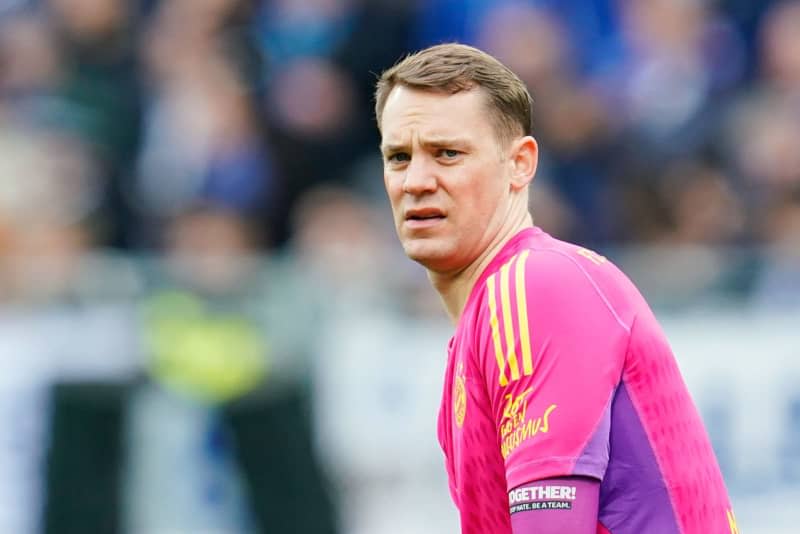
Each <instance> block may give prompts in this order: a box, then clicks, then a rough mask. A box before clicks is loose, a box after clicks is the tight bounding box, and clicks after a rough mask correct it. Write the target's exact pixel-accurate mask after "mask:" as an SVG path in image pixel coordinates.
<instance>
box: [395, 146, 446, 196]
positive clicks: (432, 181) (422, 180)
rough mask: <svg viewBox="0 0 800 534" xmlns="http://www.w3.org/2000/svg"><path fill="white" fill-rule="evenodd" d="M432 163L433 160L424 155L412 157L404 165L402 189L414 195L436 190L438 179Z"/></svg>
mask: <svg viewBox="0 0 800 534" xmlns="http://www.w3.org/2000/svg"><path fill="white" fill-rule="evenodd" d="M433 165H434V164H433V162H432V161H430V160H429V158H426V157H424V156H417V157H414V158H412V159H411V162H410V163H409V164H408V167H406V174H405V178H404V180H403V191H404V192H406V193H408V194H409V195H415V196H418V195H422V194H425V193H432V192H434V191H436V188H437V187H438V181H437V178H436V172H435V169H434V166H433Z"/></svg>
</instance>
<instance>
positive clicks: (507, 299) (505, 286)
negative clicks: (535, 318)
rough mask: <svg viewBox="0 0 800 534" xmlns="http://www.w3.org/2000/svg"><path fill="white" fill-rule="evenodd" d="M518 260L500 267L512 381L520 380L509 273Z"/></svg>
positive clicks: (502, 302)
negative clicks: (512, 318)
mask: <svg viewBox="0 0 800 534" xmlns="http://www.w3.org/2000/svg"><path fill="white" fill-rule="evenodd" d="M516 260H517V256H514V257H513V258H512V259H511V261H509V262H508V263H506V264H505V265H503V266H502V267H500V304H501V305H502V306H503V331H504V333H505V335H506V350H507V351H508V366H509V367H510V368H511V380H512V381H514V380H518V379H519V364H518V363H517V351H516V347H515V345H516V343H514V341H515V339H514V323H513V322H512V320H511V296H510V294H511V288H510V287H509V285H510V284H509V283H508V272H509V271H510V270H511V264H512V263H513V262H514V261H516Z"/></svg>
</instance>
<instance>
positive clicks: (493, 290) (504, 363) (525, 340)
mask: <svg viewBox="0 0 800 534" xmlns="http://www.w3.org/2000/svg"><path fill="white" fill-rule="evenodd" d="M528 254H529V251H527V250H526V251H523V252H522V253H520V254H518V255H516V256H514V257H513V258H511V259H510V260H509V261H508V262H507V263H505V264H504V265H503V266H502V267H501V268H500V276H499V278H500V280H499V284H498V280H497V279H498V276H497V274H498V273H494V274H492V275H491V276H489V278H487V280H486V288H487V291H486V296H487V300H488V305H489V326H490V328H491V332H492V342H493V345H494V353H495V359H496V360H497V367H498V369H499V370H500V377H499V382H500V385H501V386H506V385H508V383H509V381H514V380H519V378H520V369H519V360H518V357H519V355H518V354H517V350H518V349H517V340H519V351H520V352H521V357H522V373H524V374H525V375H526V376H529V375H532V374H533V358H532V352H531V342H530V326H529V324H528V300H527V291H526V286H525V262H526V260H527V259H528ZM512 268H513V271H514V275H513V283H514V298H515V299H516V304H517V305H516V309H514V307H512V304H511V282H512V280H511V271H512ZM498 285H499V287H498ZM498 293H499V294H500V308H501V309H500V312H501V313H502V320H503V335H502V337H501V333H500V316H498V310H497V297H498ZM515 311H516V317H515V316H514V312H515ZM515 319H516V324H515ZM503 341H505V347H504V344H503ZM504 348H505V350H504ZM506 368H508V373H507V372H506ZM509 375H510V376H509Z"/></svg>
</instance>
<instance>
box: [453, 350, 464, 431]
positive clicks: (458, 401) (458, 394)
mask: <svg viewBox="0 0 800 534" xmlns="http://www.w3.org/2000/svg"><path fill="white" fill-rule="evenodd" d="M455 375H456V376H455V379H454V382H455V383H454V384H453V417H454V418H455V421H456V426H457V427H458V428H461V427H462V426H464V419H465V418H466V417H467V381H466V378H465V377H464V362H458V367H457V368H456V373H455Z"/></svg>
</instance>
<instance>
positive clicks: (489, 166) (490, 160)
mask: <svg viewBox="0 0 800 534" xmlns="http://www.w3.org/2000/svg"><path fill="white" fill-rule="evenodd" d="M485 99H486V96H485V94H484V92H483V91H482V90H480V89H473V90H470V91H462V92H459V93H456V94H454V95H448V94H442V93H434V92H430V91H421V90H417V89H411V88H408V87H405V86H402V85H399V86H397V87H395V88H394V89H393V90H392V92H391V93H390V95H389V98H388V99H387V101H386V105H385V107H384V110H383V116H382V122H381V131H382V133H383V139H382V142H381V152H382V153H383V162H384V166H383V168H384V171H383V178H384V183H385V185H386V192H387V193H388V195H389V201H390V202H391V205H392V212H393V214H394V222H395V227H396V229H397V235H398V236H399V238H400V242H401V243H402V245H403V248H404V249H405V252H406V254H407V255H408V256H409V257H410V258H411V259H413V260H415V261H417V262H419V263H421V264H422V265H423V266H425V267H426V268H428V269H429V270H432V271H436V272H440V273H449V272H458V271H460V270H462V269H464V268H465V267H466V266H468V265H469V264H471V263H472V262H474V261H475V260H476V259H477V258H478V257H479V256H480V255H481V253H482V252H484V251H485V250H486V249H487V248H488V247H489V246H490V245H491V244H492V243H493V240H495V238H496V236H497V234H498V232H499V230H500V227H501V225H502V223H503V221H504V220H505V219H506V218H507V217H508V215H509V213H510V209H511V202H510V182H509V180H510V173H511V166H510V164H509V162H508V158H507V157H506V155H505V154H504V153H503V152H502V150H503V147H502V146H501V143H500V142H499V141H498V139H497V134H496V131H495V129H494V127H493V126H492V122H491V121H490V119H489V112H488V110H487V104H486V100H485Z"/></svg>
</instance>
